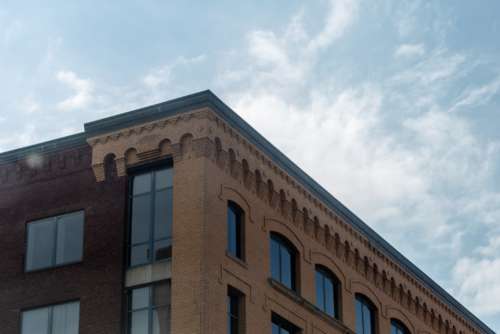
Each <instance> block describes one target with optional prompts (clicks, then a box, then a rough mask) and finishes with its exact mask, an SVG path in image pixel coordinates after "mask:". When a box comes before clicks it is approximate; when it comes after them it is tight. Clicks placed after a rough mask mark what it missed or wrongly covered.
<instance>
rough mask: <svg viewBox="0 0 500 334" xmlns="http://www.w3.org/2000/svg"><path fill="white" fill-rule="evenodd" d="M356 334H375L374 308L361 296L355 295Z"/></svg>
mask: <svg viewBox="0 0 500 334" xmlns="http://www.w3.org/2000/svg"><path fill="white" fill-rule="evenodd" d="M356 334H375V307H374V306H373V304H372V303H371V302H370V300H368V298H366V297H364V296H362V295H356Z"/></svg>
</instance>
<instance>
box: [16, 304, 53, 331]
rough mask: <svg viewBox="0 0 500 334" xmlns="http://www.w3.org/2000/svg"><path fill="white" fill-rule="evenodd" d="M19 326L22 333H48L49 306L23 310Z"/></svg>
mask: <svg viewBox="0 0 500 334" xmlns="http://www.w3.org/2000/svg"><path fill="white" fill-rule="evenodd" d="M21 326H22V334H48V329H49V328H48V327H49V308H48V307H44V308H39V309H36V310H31V311H25V312H23V315H22V324H21Z"/></svg>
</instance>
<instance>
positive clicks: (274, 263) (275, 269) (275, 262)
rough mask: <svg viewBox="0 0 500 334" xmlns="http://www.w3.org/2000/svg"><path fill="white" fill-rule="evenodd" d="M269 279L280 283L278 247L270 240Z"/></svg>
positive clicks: (276, 243) (275, 242)
mask: <svg viewBox="0 0 500 334" xmlns="http://www.w3.org/2000/svg"><path fill="white" fill-rule="evenodd" d="M271 277H272V278H274V279H275V280H277V281H280V246H279V244H278V242H277V241H275V240H274V239H271Z"/></svg>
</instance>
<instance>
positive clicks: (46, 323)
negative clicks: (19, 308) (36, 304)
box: [21, 302, 80, 334]
mask: <svg viewBox="0 0 500 334" xmlns="http://www.w3.org/2000/svg"><path fill="white" fill-rule="evenodd" d="M79 321H80V302H71V303H65V304H58V305H53V306H47V307H42V308H38V309H34V310H29V311H24V312H23V313H22V321H21V333H22V334H78V328H79Z"/></svg>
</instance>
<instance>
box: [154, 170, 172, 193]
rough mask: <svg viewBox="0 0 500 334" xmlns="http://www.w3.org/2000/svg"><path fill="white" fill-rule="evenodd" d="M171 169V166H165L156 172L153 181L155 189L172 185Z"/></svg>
mask: <svg viewBox="0 0 500 334" xmlns="http://www.w3.org/2000/svg"><path fill="white" fill-rule="evenodd" d="M172 171H173V169H172V168H167V169H162V170H159V171H157V172H156V175H155V183H156V189H157V190H158V189H164V188H168V187H172V185H173V179H172Z"/></svg>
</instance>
